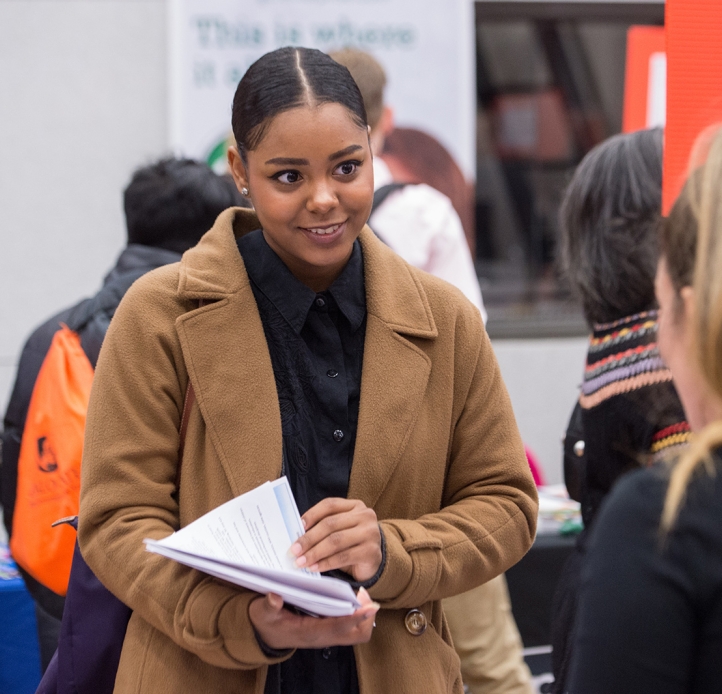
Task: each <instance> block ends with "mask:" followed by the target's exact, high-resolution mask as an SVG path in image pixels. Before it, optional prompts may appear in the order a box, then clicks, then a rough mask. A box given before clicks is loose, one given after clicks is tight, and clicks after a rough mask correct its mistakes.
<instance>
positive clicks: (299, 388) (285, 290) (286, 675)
mask: <svg viewBox="0 0 722 694" xmlns="http://www.w3.org/2000/svg"><path fill="white" fill-rule="evenodd" d="M238 248H239V250H240V252H241V255H242V256H243V261H244V263H245V265H246V271H247V272H248V276H249V278H250V280H251V289H252V290H253V295H254V296H255V298H256V303H257V304H258V310H259V313H260V315H261V321H262V323H263V329H264V331H265V335H266V341H267V343H268V350H269V353H270V355H271V363H272V365H273V373H274V376H275V379H276V388H277V391H278V400H279V404H280V408H281V428H282V432H283V458H284V460H283V470H284V474H285V475H286V476H287V477H288V481H289V483H290V485H291V490H292V491H293V495H294V497H295V499H296V503H297V504H298V508H299V510H300V512H301V513H302V514H303V513H305V512H306V511H307V510H308V509H309V508H311V507H312V506H314V505H315V504H317V503H318V502H319V501H321V500H322V499H324V498H326V497H330V496H333V497H346V496H347V494H348V484H349V477H350V475H351V465H352V462H353V450H354V444H355V442H356V429H357V425H358V412H359V397H360V393H361V368H362V363H363V348H364V338H365V335H366V294H365V289H364V276H363V259H362V256H361V248H360V246H359V243H358V241H357V242H356V243H355V244H354V247H353V252H352V254H351V258H350V259H349V261H348V263H347V265H346V267H345V268H344V270H343V272H342V273H341V275H340V276H339V277H338V279H337V280H336V281H335V282H334V283H333V284H332V285H331V287H329V289H328V290H327V291H325V292H321V293H319V294H317V293H316V292H314V291H313V290H311V289H309V288H308V287H307V286H306V285H304V284H303V283H301V282H299V280H297V279H296V278H295V277H294V276H293V274H292V273H291V272H290V270H289V269H288V268H287V267H286V266H285V265H284V263H283V261H282V260H281V259H280V258H279V257H278V256H277V255H276V253H275V252H274V251H273V250H272V249H271V248H270V246H269V245H268V244H267V243H266V240H265V238H264V237H263V233H262V232H261V231H260V230H257V231H254V232H251V233H250V234H246V235H245V236H243V237H242V238H240V239H239V240H238ZM265 691H266V694H279V693H280V694H355V693H356V692H358V681H357V675H356V661H355V658H354V653H353V648H351V647H337V648H326V649H322V650H301V649H299V650H297V651H296V652H295V653H294V655H293V656H292V657H291V658H290V659H289V660H286V661H285V662H283V663H281V664H280V665H277V666H274V667H271V668H269V673H268V680H267V682H266V689H265Z"/></svg>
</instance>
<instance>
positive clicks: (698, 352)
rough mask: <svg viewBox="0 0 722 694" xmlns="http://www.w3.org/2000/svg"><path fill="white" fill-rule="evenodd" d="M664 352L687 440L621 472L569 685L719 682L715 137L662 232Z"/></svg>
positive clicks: (719, 176) (718, 153)
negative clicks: (670, 455)
mask: <svg viewBox="0 0 722 694" xmlns="http://www.w3.org/2000/svg"><path fill="white" fill-rule="evenodd" d="M660 240H661V258H660V261H659V265H658V269H657V277H656V295H657V299H658V302H659V329H658V340H659V349H660V352H661V354H662V356H663V357H664V359H665V362H666V363H667V364H668V365H669V368H670V370H671V371H672V375H673V377H674V383H675V385H676V387H677V392H678V393H679V396H680V398H681V401H682V403H683V405H684V409H685V412H686V413H687V417H688V420H689V424H690V427H691V429H692V431H693V432H694V438H693V439H692V441H691V443H690V445H689V446H688V447H687V449H686V450H684V451H682V452H680V454H679V456H678V457H677V458H676V459H675V460H672V461H667V462H666V463H665V464H661V465H657V466H655V467H654V468H652V469H647V470H641V471H638V472H635V473H633V474H631V475H628V476H627V477H626V478H625V479H624V480H622V481H621V482H620V483H619V485H617V487H616V488H615V489H614V490H613V492H612V494H611V495H610V498H609V500H608V501H607V503H606V504H605V506H604V508H603V509H602V511H601V512H600V514H599V517H598V519H597V521H596V526H595V528H594V530H593V532H592V535H591V539H590V541H589V548H588V556H587V559H586V561H585V565H584V568H583V571H582V587H581V595H580V601H579V614H578V618H577V627H576V634H575V643H574V654H573V660H572V667H571V676H570V682H569V688H568V691H569V692H571V693H572V694H577V693H579V694H582V693H583V694H607V693H608V692H615V694H712V693H713V692H714V693H716V692H719V691H720V690H721V689H722V282H721V278H722V273H720V268H722V134H720V131H719V130H718V134H717V136H716V138H715V139H714V141H713V144H712V147H711V150H710V152H709V156H708V158H707V161H706V163H705V164H704V165H703V166H702V168H701V169H698V170H697V171H696V172H695V173H693V174H692V176H691V178H690V179H689V181H688V182H687V185H686V187H685V189H684V190H683V191H682V194H681V196H680V198H679V199H678V200H677V202H676V203H675V205H674V206H673V208H672V211H671V212H670V215H669V217H668V218H667V219H666V220H665V222H664V224H663V225H662V229H661V239H660Z"/></svg>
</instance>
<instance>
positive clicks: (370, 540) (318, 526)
mask: <svg viewBox="0 0 722 694" xmlns="http://www.w3.org/2000/svg"><path fill="white" fill-rule="evenodd" d="M303 518H304V522H305V524H306V528H307V531H306V533H305V534H304V535H303V536H302V537H300V538H299V539H298V540H297V541H296V542H295V543H294V544H293V546H292V547H291V553H292V554H294V555H295V556H296V565H297V566H299V567H307V568H309V569H310V570H312V571H331V570H333V569H345V570H348V571H350V573H352V574H353V575H354V577H355V578H356V579H357V580H366V579H367V578H371V576H373V575H374V574H375V573H376V571H377V570H378V567H379V566H380V564H381V558H382V556H381V531H380V530H379V527H378V521H377V518H376V513H375V512H374V511H373V509H370V508H367V507H366V505H365V504H364V503H363V502H362V501H358V500H349V499H324V500H323V501H322V502H320V503H319V504H317V505H316V506H314V507H313V508H312V509H310V510H309V511H308V512H307V513H306V514H305V515H304V517H303Z"/></svg>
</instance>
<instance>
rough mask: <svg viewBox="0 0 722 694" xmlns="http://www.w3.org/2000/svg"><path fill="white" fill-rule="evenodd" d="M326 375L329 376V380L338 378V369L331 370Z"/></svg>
mask: <svg viewBox="0 0 722 694" xmlns="http://www.w3.org/2000/svg"><path fill="white" fill-rule="evenodd" d="M326 375H327V376H328V377H329V378H336V376H338V371H336V369H329V370H328V371H327V372H326Z"/></svg>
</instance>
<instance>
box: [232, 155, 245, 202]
mask: <svg viewBox="0 0 722 694" xmlns="http://www.w3.org/2000/svg"><path fill="white" fill-rule="evenodd" d="M228 168H229V169H230V170H231V176H233V180H234V181H235V183H236V188H238V190H239V191H240V192H241V195H243V196H244V197H248V172H247V171H246V165H245V164H244V163H243V157H242V156H241V153H240V152H239V151H238V147H229V148H228Z"/></svg>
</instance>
